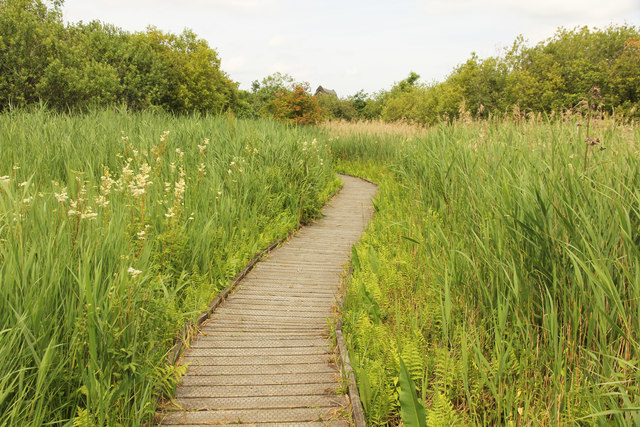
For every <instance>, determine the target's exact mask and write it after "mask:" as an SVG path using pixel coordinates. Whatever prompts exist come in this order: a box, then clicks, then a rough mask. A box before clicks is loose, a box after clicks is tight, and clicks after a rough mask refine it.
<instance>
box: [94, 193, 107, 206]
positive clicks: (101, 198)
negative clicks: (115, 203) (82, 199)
mask: <svg viewBox="0 0 640 427" xmlns="http://www.w3.org/2000/svg"><path fill="white" fill-rule="evenodd" d="M94 200H95V202H96V205H98V206H100V207H102V208H106V207H107V205H108V204H109V201H108V200H107V199H106V198H105V197H104V196H103V195H102V194H101V195H99V196H98V197H96V198H95V199H94Z"/></svg>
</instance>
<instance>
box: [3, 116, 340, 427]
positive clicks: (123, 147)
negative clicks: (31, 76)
mask: <svg viewBox="0 0 640 427" xmlns="http://www.w3.org/2000/svg"><path fill="white" fill-rule="evenodd" d="M317 134H318V132H317V131H314V130H310V129H296V128H288V127H286V126H284V125H280V124H277V123H274V122H269V121H252V122H245V121H240V120H238V121H236V120H235V119H233V117H231V116H230V117H227V118H225V117H218V118H212V117H206V116H203V117H188V118H187V117H182V118H176V117H173V116H170V115H168V114H165V113H162V114H160V113H137V114H130V113H127V112H119V111H105V112H99V113H90V114H86V115H82V116H66V115H57V114H52V113H47V112H42V111H39V112H34V113H24V112H13V113H8V114H4V115H1V116H0V135H2V149H1V150H0V283H1V284H2V286H0V420H2V421H1V422H0V424H3V425H5V424H6V425H43V424H45V423H52V424H68V423H70V422H74V423H77V425H118V424H122V425H141V424H142V423H143V422H144V421H149V420H150V419H151V417H152V416H153V413H154V411H155V408H156V404H157V400H156V398H157V397H158V395H159V394H160V393H161V392H171V389H172V387H173V386H174V381H175V380H174V374H176V368H173V367H167V363H166V355H167V352H168V350H169V348H170V347H171V345H172V344H173V339H174V338H175V336H176V332H177V331H178V330H179V329H180V328H181V327H182V326H183V325H184V324H186V323H187V322H188V321H189V320H191V319H193V318H194V317H195V316H196V315H197V314H198V313H199V312H200V311H201V310H202V309H203V308H204V307H205V306H206V305H207V304H208V303H209V302H210V301H211V300H212V299H213V298H214V297H215V295H216V293H217V291H219V290H220V289H222V288H223V287H224V286H226V285H227V283H228V281H229V279H230V278H232V277H233V276H234V275H235V274H236V273H237V272H238V271H239V270H240V269H241V268H242V267H243V266H244V265H245V264H246V263H247V262H248V261H249V260H250V259H251V258H252V257H253V256H254V254H255V253H256V252H258V251H259V250H260V249H262V248H263V247H265V246H267V245H268V244H269V243H271V242H273V241H274V240H276V239H278V238H282V237H284V236H286V235H287V233H288V232H289V231H290V230H291V229H293V228H295V227H296V226H297V225H298V224H299V222H300V221H305V220H307V219H309V218H311V217H313V216H314V215H316V214H317V212H318V208H319V207H320V206H321V205H322V203H323V202H324V200H325V199H326V198H327V197H328V196H329V195H330V194H331V193H332V192H333V191H335V189H336V188H337V185H338V182H337V180H336V178H335V175H334V173H333V172H332V169H331V159H330V154H329V152H328V151H327V149H326V147H325V146H324V145H321V144H320V143H317V142H316V141H315V139H314V137H315V136H317ZM178 370H179V369H178Z"/></svg>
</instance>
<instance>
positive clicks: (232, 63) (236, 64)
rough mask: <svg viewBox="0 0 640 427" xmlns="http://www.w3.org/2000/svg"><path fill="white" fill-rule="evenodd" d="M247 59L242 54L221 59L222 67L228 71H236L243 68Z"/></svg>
mask: <svg viewBox="0 0 640 427" xmlns="http://www.w3.org/2000/svg"><path fill="white" fill-rule="evenodd" d="M246 63H247V60H246V58H245V57H244V56H234V57H232V58H229V59H227V60H224V59H223V60H222V68H223V69H224V70H225V71H227V72H229V73H233V72H236V71H242V70H243V69H244V68H245V65H246Z"/></svg>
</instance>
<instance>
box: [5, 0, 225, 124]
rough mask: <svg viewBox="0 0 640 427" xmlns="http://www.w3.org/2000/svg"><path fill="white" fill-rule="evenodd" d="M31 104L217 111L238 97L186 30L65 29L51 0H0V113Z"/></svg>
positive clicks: (215, 60) (214, 58) (212, 56)
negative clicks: (46, 1)
mask: <svg viewBox="0 0 640 427" xmlns="http://www.w3.org/2000/svg"><path fill="white" fill-rule="evenodd" d="M39 101H41V102H44V103H46V104H47V105H49V106H50V107H52V108H55V109H58V110H72V111H75V110H84V109H86V108H87V107H90V106H106V105H111V104H124V105H126V106H127V107H128V108H131V109H138V110H139V109H144V108H161V109H164V110H167V111H171V112H176V113H183V112H194V111H199V112H221V111H224V110H226V109H228V108H230V107H234V106H235V105H236V104H237V102H238V95H237V89H236V84H235V83H234V82H232V81H231V80H230V79H229V78H228V77H227V75H226V74H225V73H224V72H223V71H221V69H220V58H219V57H218V54H217V52H216V51H215V50H214V49H212V48H210V47H209V46H208V44H207V42H206V41H205V40H202V39H198V38H197V36H196V35H195V34H194V33H193V32H191V31H189V30H185V31H184V32H183V33H182V34H180V35H175V34H169V33H164V32H162V31H160V30H158V29H156V28H153V27H150V28H148V29H147V30H146V31H145V32H143V33H129V32H126V31H123V30H121V29H119V28H116V27H114V26H111V25H107V24H103V23H100V22H91V23H89V24H82V23H79V24H74V25H68V26H65V25H64V24H63V23H62V20H61V15H60V11H59V5H56V4H54V6H53V7H47V6H46V5H45V3H43V2H42V1H41V0H0V110H6V109H7V108H9V107H10V106H12V105H13V106H25V105H27V104H31V103H36V102H39Z"/></svg>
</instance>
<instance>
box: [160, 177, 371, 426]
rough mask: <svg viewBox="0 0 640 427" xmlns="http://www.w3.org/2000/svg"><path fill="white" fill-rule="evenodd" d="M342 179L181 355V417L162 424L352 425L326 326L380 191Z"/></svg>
mask: <svg viewBox="0 0 640 427" xmlns="http://www.w3.org/2000/svg"><path fill="white" fill-rule="evenodd" d="M342 180H343V182H344V187H343V188H342V190H341V191H340V192H339V193H338V194H337V195H336V197H335V198H334V199H333V200H332V201H331V202H330V203H329V204H328V205H327V206H325V208H324V210H323V213H324V215H325V216H324V217H323V218H322V219H320V220H318V221H317V222H315V223H313V224H312V225H309V226H307V227H304V228H303V229H302V230H300V232H298V233H297V234H296V235H295V236H294V237H292V238H291V239H290V240H289V241H288V242H287V243H286V244H284V245H283V246H281V247H279V248H277V249H275V250H273V251H272V252H271V253H270V254H269V256H268V258H266V259H264V260H262V261H260V262H259V263H258V264H256V266H255V267H254V268H253V270H252V271H251V272H250V273H249V274H248V275H247V276H246V277H245V278H244V279H243V281H242V282H240V284H239V286H238V289H237V291H236V292H235V293H233V294H232V295H230V296H229V298H228V300H227V301H226V302H225V303H224V304H223V305H222V306H221V307H220V308H218V309H217V310H216V311H215V313H214V314H213V316H212V317H211V319H210V320H209V321H208V322H207V323H205V324H204V326H203V327H202V330H201V334H200V335H199V336H198V337H197V338H196V339H195V340H194V342H193V345H192V346H191V347H190V348H189V349H188V350H187V351H186V353H185V356H184V358H183V362H184V363H189V364H190V365H189V368H188V370H187V374H186V375H185V376H184V377H183V381H182V384H181V385H180V386H179V387H178V389H177V391H176V399H175V402H176V404H177V405H179V406H180V407H181V408H182V410H177V411H172V412H168V413H167V416H166V417H165V418H164V420H163V424H165V425H212V424H236V423H243V424H263V423H264V424H271V425H275V424H286V425H292V424H296V425H297V424H305V425H340V426H342V425H348V421H347V419H348V413H349V407H348V401H347V398H346V396H345V395H341V394H339V393H338V389H339V388H340V375H339V372H338V370H337V368H336V367H335V365H334V364H333V362H332V354H331V352H330V349H329V343H328V341H327V329H328V321H327V319H329V318H331V317H332V313H333V311H334V310H335V305H336V301H337V297H339V292H340V283H341V275H342V274H343V272H344V265H345V264H346V262H347V261H348V259H349V256H350V255H351V246H352V245H353V244H354V243H356V242H357V241H358V239H359V237H360V235H361V234H362V232H363V230H364V228H365V226H366V225H367V223H368V222H369V220H370V219H371V216H372V215H373V207H372V201H371V199H372V197H373V196H374V195H375V192H376V187H375V185H373V184H370V183H367V182H365V181H362V180H360V179H358V178H353V177H349V176H342ZM343 388H345V387H343Z"/></svg>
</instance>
